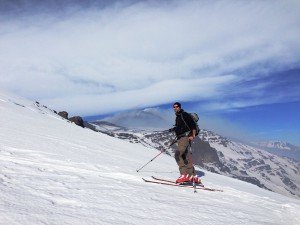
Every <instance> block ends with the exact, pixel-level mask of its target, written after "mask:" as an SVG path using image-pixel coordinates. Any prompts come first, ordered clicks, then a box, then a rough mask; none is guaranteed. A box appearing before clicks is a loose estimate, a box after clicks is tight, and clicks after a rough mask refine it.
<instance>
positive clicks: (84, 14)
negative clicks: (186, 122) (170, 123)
mask: <svg viewBox="0 0 300 225" xmlns="http://www.w3.org/2000/svg"><path fill="white" fill-rule="evenodd" d="M27 4H28V5H29V6H32V9H31V10H30V11H29V12H28V13H26V14H22V15H20V16H17V17H12V16H11V15H9V14H3V15H2V16H0V23H1V26H0V67H1V77H0V87H1V88H5V89H8V90H10V91H13V92H15V93H18V94H20V95H23V96H26V97H29V98H31V99H36V98H38V100H39V101H41V102H43V103H44V104H47V105H49V106H50V107H52V108H54V109H57V110H60V109H67V110H68V111H70V112H71V113H72V112H76V113H77V114H78V113H79V114H81V115H85V116H88V115H96V114H107V113H113V112H116V111H122V110H129V109H135V108H142V107H152V106H156V105H163V104H168V103H170V102H173V101H176V100H180V101H197V102H202V101H205V102H207V104H205V108H206V109H207V110H222V109H231V108H236V107H246V106H250V105H256V104H265V103H267V102H268V103H270V102H284V101H294V100H295V99H299V97H300V96H299V95H300V94H299V91H298V90H297V87H296V86H294V88H292V90H291V91H290V92H289V93H288V94H287V93H281V94H280V96H273V95H271V94H269V90H271V89H272V87H273V86H274V80H272V76H273V74H277V76H279V75H278V74H280V72H283V71H287V70H292V69H297V68H299V66H300V65H299V64H300V63H299V62H300V41H299V36H300V31H299V27H300V15H299V11H300V4H299V3H298V2H297V1H247V2H239V1H167V2H164V3H161V2H158V1H113V2H112V3H111V4H102V5H101V4H89V5H88V6H86V5H85V6H84V7H83V6H81V5H78V4H76V5H73V7H71V6H70V4H69V5H68V6H67V7H62V9H61V8H60V10H53V9H54V8H53V7H52V8H51V9H49V11H45V10H41V8H38V9H35V8H34V5H30V1H28V2H27ZM16 7H17V6H16ZM281 78H282V80H284V79H285V77H281ZM290 79H291V80H290V81H291V83H293V80H295V79H296V78H295V76H294V77H291V78H290ZM294 83H295V82H294ZM298 84H299V83H298Z"/></svg>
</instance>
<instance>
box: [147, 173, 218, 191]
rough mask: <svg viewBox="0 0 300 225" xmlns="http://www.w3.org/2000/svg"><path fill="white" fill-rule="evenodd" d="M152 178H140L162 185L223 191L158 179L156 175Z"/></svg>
mask: <svg viewBox="0 0 300 225" xmlns="http://www.w3.org/2000/svg"><path fill="white" fill-rule="evenodd" d="M152 178H153V179H154V180H147V179H145V178H142V179H143V180H144V181H145V182H147V183H154V184H162V185H169V186H176V187H185V188H191V189H198V190H205V191H220V192H223V190H218V189H213V188H207V187H203V186H196V187H194V186H193V185H185V184H176V183H175V182H174V181H170V180H164V179H159V178H156V177H152Z"/></svg>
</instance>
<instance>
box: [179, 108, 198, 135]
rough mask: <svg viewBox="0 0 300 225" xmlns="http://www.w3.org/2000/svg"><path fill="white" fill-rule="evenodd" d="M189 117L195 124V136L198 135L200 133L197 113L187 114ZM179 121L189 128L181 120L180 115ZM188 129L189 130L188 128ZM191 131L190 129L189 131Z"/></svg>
mask: <svg viewBox="0 0 300 225" xmlns="http://www.w3.org/2000/svg"><path fill="white" fill-rule="evenodd" d="M187 114H189V115H190V117H192V119H193V121H194V122H195V124H196V136H197V135H198V134H199V132H200V128H199V125H198V121H199V116H198V114H197V113H187ZM181 119H182V120H183V122H184V123H185V125H186V126H187V127H188V128H189V126H188V125H187V123H186V122H185V121H184V119H183V116H182V114H181ZM189 129H190V128H189ZM190 130H191V129H190Z"/></svg>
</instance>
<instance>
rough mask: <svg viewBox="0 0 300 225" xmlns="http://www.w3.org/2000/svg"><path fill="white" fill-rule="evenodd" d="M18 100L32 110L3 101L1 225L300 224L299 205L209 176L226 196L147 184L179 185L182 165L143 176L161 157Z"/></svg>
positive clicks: (168, 160) (164, 165)
mask: <svg viewBox="0 0 300 225" xmlns="http://www.w3.org/2000/svg"><path fill="white" fill-rule="evenodd" d="M1 96H2V95H1ZM15 101H20V102H19V104H20V105H24V106H25V107H20V106H19V105H16V104H13V103H12V102H10V101H6V100H5V98H3V100H2V101H1V103H0V106H1V111H0V124H2V126H1V133H0V140H1V142H0V143H1V144H0V199H1V201H0V224H1V225H2V224H5V225H7V224H13V225H15V224H22V225H23V224H64V225H65V224H72V225H75V224H78V225H79V224H117V225H119V224H120V225H124V224H232V225H235V224H253V225H254V224H255V225H256V224H292V225H293V224H295V225H296V224H300V216H299V211H300V201H299V200H296V199H292V198H288V197H285V196H282V195H279V194H276V193H272V192H269V191H266V190H263V189H260V188H258V187H256V186H254V185H251V184H248V183H244V182H242V181H239V180H235V179H232V178H228V177H224V176H220V175H218V174H213V173H210V172H207V171H204V172H205V176H204V177H203V178H202V180H203V183H204V184H205V185H206V186H207V187H212V188H218V189H223V190H224V192H209V191H202V190H199V191H198V193H196V194H195V193H193V190H190V189H186V188H178V187H171V186H163V185H157V184H148V183H145V182H143V181H142V179H141V178H142V177H150V176H151V175H156V176H158V177H165V178H169V179H175V178H176V177H177V176H178V172H177V165H176V164H175V160H174V159H173V158H172V157H169V156H167V155H161V156H160V157H159V158H157V159H156V160H155V161H153V162H152V163H151V164H149V165H148V166H147V167H145V169H143V170H142V171H141V172H139V173H137V172H136V169H137V168H138V167H139V166H141V165H143V164H144V163H146V162H147V161H148V160H150V159H151V158H152V157H153V156H155V155H156V154H157V153H158V151H156V150H154V149H149V148H145V147H143V146H140V145H134V144H130V143H127V142H125V141H122V140H118V139H114V138H112V137H109V136H106V135H102V134H99V133H96V132H93V131H90V130H88V129H82V128H80V127H77V126H75V125H74V124H71V123H67V122H66V121H64V120H62V119H60V118H58V117H57V116H56V115H55V114H51V115H50V112H48V111H43V112H44V114H42V113H40V110H29V109H28V105H30V106H32V103H31V102H27V101H25V100H20V99H17V100H15ZM43 110H44V109H43ZM49 115H50V116H49ZM198 169H199V168H198ZM202 171H203V170H202ZM179 221H180V222H179Z"/></svg>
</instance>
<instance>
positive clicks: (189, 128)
mask: <svg viewBox="0 0 300 225" xmlns="http://www.w3.org/2000/svg"><path fill="white" fill-rule="evenodd" d="M180 116H181V119H182V121H183V122H184V124H185V125H186V126H187V128H189V130H190V131H192V130H191V128H190V127H189V125H187V123H186V122H185V120H184V118H183V115H182V113H181V114H180Z"/></svg>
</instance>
